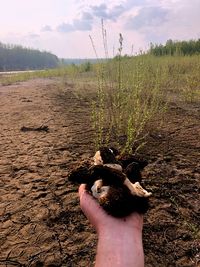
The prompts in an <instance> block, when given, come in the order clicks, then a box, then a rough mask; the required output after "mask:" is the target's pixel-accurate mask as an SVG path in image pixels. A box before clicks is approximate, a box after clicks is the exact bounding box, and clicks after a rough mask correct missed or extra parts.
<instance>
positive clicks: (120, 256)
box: [79, 184, 144, 267]
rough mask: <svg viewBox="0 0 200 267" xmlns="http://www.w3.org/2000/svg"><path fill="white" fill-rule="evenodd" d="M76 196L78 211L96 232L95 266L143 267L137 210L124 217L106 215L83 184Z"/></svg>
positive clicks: (141, 225) (140, 229)
mask: <svg viewBox="0 0 200 267" xmlns="http://www.w3.org/2000/svg"><path fill="white" fill-rule="evenodd" d="M79 197H80V206H81V209H82V211H83V212H84V214H85V215H86V217H87V218H88V220H89V221H90V223H91V224H92V225H93V226H94V228H95V229H96V231H97V233H98V247H97V255H96V262H95V267H102V266H106V267H112V266H115V267H132V266H135V267H144V253H143V245H142V227H143V216H142V215H140V214H138V213H133V214H131V215H129V216H128V217H125V218H115V217H113V216H111V215H108V214H107V213H106V212H105V211H104V210H103V208H102V207H100V205H99V204H98V203H97V201H96V200H95V199H94V198H93V197H92V196H91V195H90V194H89V193H88V192H87V191H86V187H85V185H83V184H82V185H81V186H80V187H79Z"/></svg>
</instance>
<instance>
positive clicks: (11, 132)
mask: <svg viewBox="0 0 200 267" xmlns="http://www.w3.org/2000/svg"><path fill="white" fill-rule="evenodd" d="M87 94H89V92H87V91H86V92H85V97H79V96H78V95H77V94H76V93H75V91H74V88H73V86H72V85H71V84H66V85H65V87H64V88H62V87H60V85H59V83H58V81H56V80H54V79H37V80H31V81H27V82H23V83H20V84H16V85H10V86H0V266H9V267H10V266H38V267H39V266H67V267H68V266H69V267H70V266H72V267H73V266H93V265H94V260H95V250H96V243H97V237H96V234H95V232H94V230H93V229H92V227H91V226H90V225H89V223H88V221H87V220H86V218H85V217H84V215H83V214H82V212H81V210H80V207H79V200H78V196H77V187H75V186H73V185H71V184H70V183H69V182H68V181H67V179H66V177H67V174H68V172H69V171H70V169H71V168H72V166H74V165H75V164H76V163H77V162H78V161H79V160H82V159H86V158H88V157H90V156H91V155H93V153H94V147H93V142H92V136H93V135H92V130H91V126H90V112H91V107H90V102H89V101H88V100H87ZM199 125H200V105H199V104H197V103H196V104H181V103H171V104H170V107H169V110H168V111H167V113H166V115H165V121H164V123H163V125H162V127H160V128H158V129H157V130H151V131H150V136H149V137H148V143H147V145H146V146H145V147H144V148H143V149H142V150H141V151H140V156H142V157H143V158H146V159H147V160H148V161H149V164H148V166H147V167H146V168H145V170H144V172H143V176H144V182H145V186H146V187H147V188H148V189H150V191H152V192H153V197H152V199H151V207H150V210H149V212H148V213H147V214H146V215H145V218H144V231H143V241H144V251H145V261H146V265H145V266H146V267H153V266H156V267H165V266H177V267H179V266H185V267H189V266H191V267H192V266H200V229H199V221H200V213H199V203H200V202H199V201H200V197H199V185H200V126H199ZM44 126H46V127H48V131H31V130H29V131H21V129H22V127H25V128H28V129H41V127H44Z"/></svg>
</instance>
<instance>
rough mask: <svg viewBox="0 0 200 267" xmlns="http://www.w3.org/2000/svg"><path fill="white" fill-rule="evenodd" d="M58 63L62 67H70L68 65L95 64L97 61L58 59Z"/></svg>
mask: <svg viewBox="0 0 200 267" xmlns="http://www.w3.org/2000/svg"><path fill="white" fill-rule="evenodd" d="M60 61H61V63H62V64H64V65H70V64H75V65H81V64H83V63H86V62H90V63H96V62H97V61H98V59H95V58H88V59H81V58H62V59H60Z"/></svg>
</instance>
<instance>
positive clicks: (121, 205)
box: [68, 147, 151, 217]
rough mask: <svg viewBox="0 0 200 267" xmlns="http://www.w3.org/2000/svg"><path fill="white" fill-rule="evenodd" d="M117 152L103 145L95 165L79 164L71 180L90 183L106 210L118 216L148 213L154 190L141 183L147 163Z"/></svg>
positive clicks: (89, 187) (94, 195)
mask: <svg viewBox="0 0 200 267" xmlns="http://www.w3.org/2000/svg"><path fill="white" fill-rule="evenodd" d="M117 154H118V153H117V151H116V150H115V149H112V148H107V147H102V148H100V149H99V150H98V151H97V152H96V153H95V155H94V158H93V160H94V162H93V164H92V165H91V166H88V165H87V166H79V167H78V168H76V169H74V170H72V171H71V173H70V174H69V175H68V179H69V181H71V182H74V183H79V184H81V183H84V184H86V188H87V190H88V191H89V192H90V193H91V194H92V195H93V197H94V198H95V199H96V200H97V201H98V202H99V204H100V205H101V206H102V207H103V208H104V210H105V211H106V212H107V213H109V214H110V215H113V216H115V217H125V216H128V215H129V214H130V213H132V212H139V213H142V214H143V213H145V212H147V210H148V207H149V197H150V196H151V193H150V192H148V191H147V190H145V189H144V188H143V187H142V186H141V184H140V182H141V178H142V177H141V170H142V169H143V168H144V167H145V166H146V165H147V164H146V162H142V161H140V160H137V159H134V158H133V157H130V159H128V158H127V159H120V158H117Z"/></svg>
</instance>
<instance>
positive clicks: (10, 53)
mask: <svg viewBox="0 0 200 267" xmlns="http://www.w3.org/2000/svg"><path fill="white" fill-rule="evenodd" d="M58 64H59V59H58V57H57V56H55V55H53V54H51V53H50V52H46V51H42V52H41V51H39V50H36V49H30V48H24V47H22V46H19V45H10V44H3V43H1V42H0V71H12V70H35V69H48V68H55V67H57V66H58Z"/></svg>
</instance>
